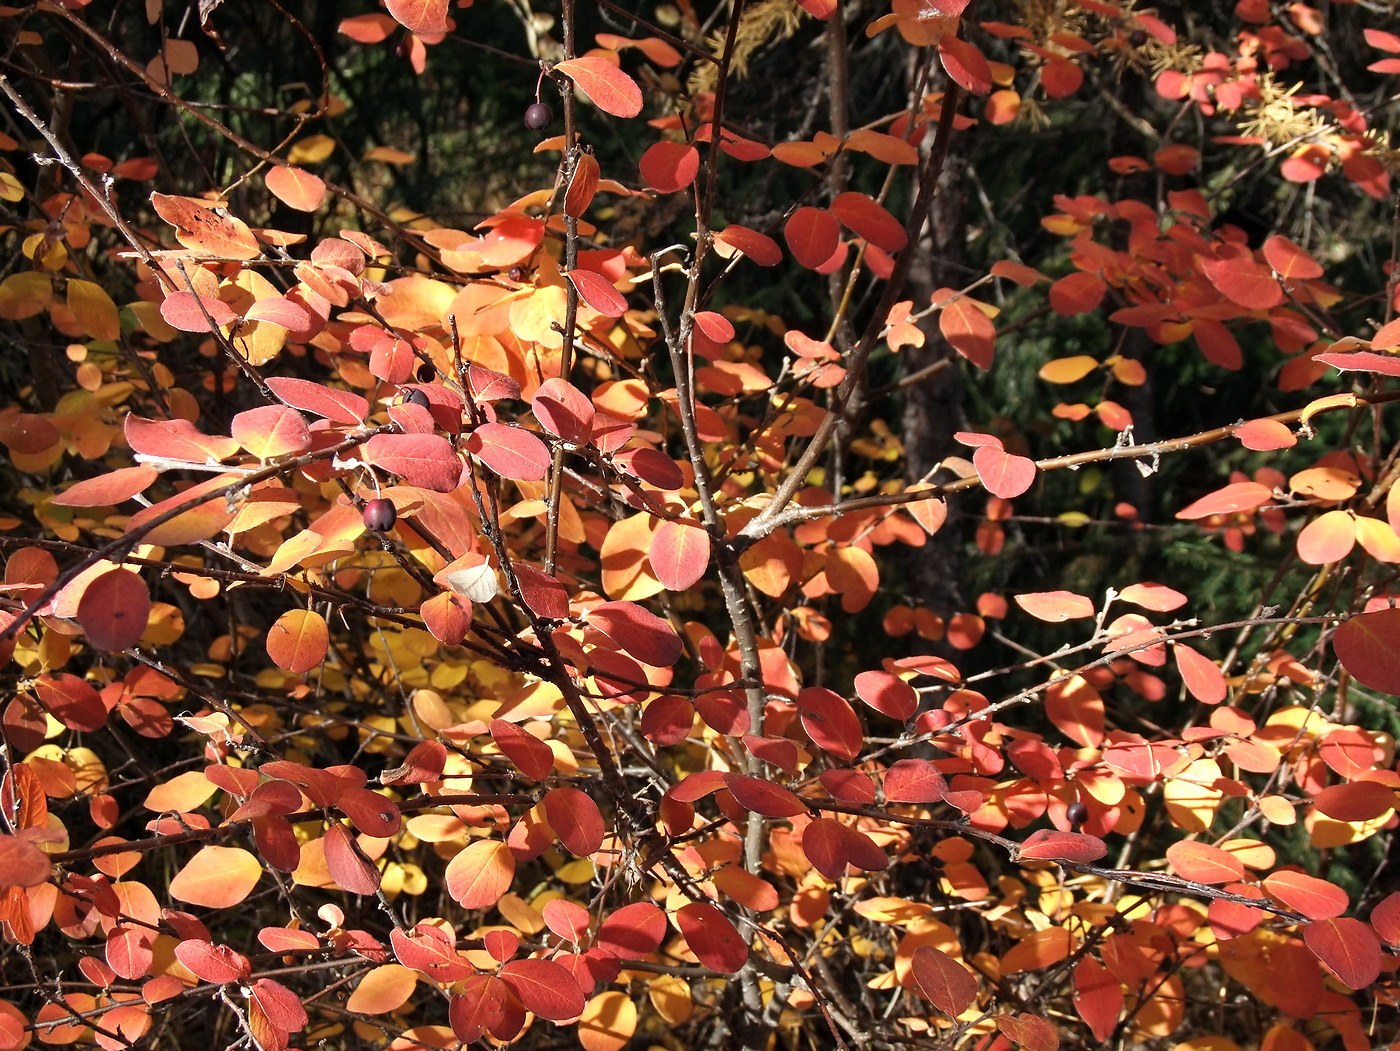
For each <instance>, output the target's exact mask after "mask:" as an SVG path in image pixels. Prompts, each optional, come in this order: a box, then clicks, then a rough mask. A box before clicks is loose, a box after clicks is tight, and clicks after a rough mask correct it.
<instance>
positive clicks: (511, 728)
mask: <svg viewBox="0 0 1400 1051" xmlns="http://www.w3.org/2000/svg"><path fill="white" fill-rule="evenodd" d="M491 739H492V740H493V741H495V742H496V747H497V748H499V749H500V750H501V752H502V753H503V754H504V755H505V757H506V758H507V759H509V760H510V761H511V762H512V763H514V764H515V767H516V769H517V770H519V771H520V772H521V773H522V774H524V775H525V776H526V777H528V778H531V779H532V780H535V781H543V780H544V779H545V778H546V777H548V776H549V775H550V773H551V771H553V770H554V752H553V751H551V750H550V747H549V745H547V744H545V743H544V742H543V741H541V740H540V739H539V738H538V737H536V736H534V735H533V734H530V733H526V732H525V731H524V730H522V729H521V728H520V727H518V726H516V725H515V724H514V723H509V722H506V721H505V720H504V719H492V720H491ZM551 824H553V822H551Z"/></svg>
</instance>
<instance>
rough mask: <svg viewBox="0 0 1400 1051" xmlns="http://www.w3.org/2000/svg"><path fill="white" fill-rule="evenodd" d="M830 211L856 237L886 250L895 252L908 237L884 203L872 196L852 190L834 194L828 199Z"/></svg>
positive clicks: (904, 243) (902, 245) (903, 244)
mask: <svg viewBox="0 0 1400 1051" xmlns="http://www.w3.org/2000/svg"><path fill="white" fill-rule="evenodd" d="M831 214H832V215H834V216H836V218H837V219H839V220H840V221H841V222H842V223H843V224H844V225H845V226H846V227H848V228H849V229H851V230H853V231H854V232H855V234H856V236H858V237H863V238H865V239H866V240H867V241H869V242H870V243H871V244H873V245H875V246H876V247H878V248H883V249H884V250H885V251H886V252H898V251H899V250H900V249H902V248H903V247H904V246H905V245H906V244H907V243H908V241H909V238H908V235H907V234H906V233H905V232H904V227H903V226H902V225H901V224H900V222H899V220H897V219H896V218H895V217H894V216H892V215H891V214H890V213H889V212H888V211H886V210H885V206H884V205H882V204H880V202H879V201H877V200H875V198H873V197H869V196H867V195H865V194H863V193H856V192H855V191H853V190H851V191H847V192H846V193H842V194H838V195H837V197H836V199H835V200H834V201H832V202H831Z"/></svg>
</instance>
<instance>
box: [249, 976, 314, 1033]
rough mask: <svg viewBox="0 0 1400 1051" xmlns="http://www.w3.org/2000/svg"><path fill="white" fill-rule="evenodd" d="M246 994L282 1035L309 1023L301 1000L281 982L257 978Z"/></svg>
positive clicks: (293, 1031)
mask: <svg viewBox="0 0 1400 1051" xmlns="http://www.w3.org/2000/svg"><path fill="white" fill-rule="evenodd" d="M248 992H249V995H250V996H251V997H252V999H253V1000H254V1001H255V1002H256V1003H257V1005H258V1006H259V1007H260V1008H262V1012H263V1014H264V1015H266V1016H267V1020H268V1021H269V1022H271V1023H272V1024H273V1025H275V1026H276V1027H277V1028H278V1029H280V1030H281V1031H282V1032H284V1033H295V1032H296V1031H297V1030H298V1029H301V1028H303V1027H304V1026H305V1025H306V1023H307V1022H308V1021H309V1019H308V1018H307V1017H306V1008H305V1007H303V1006H302V1004H301V998H300V997H299V996H297V994H296V993H294V992H292V991H291V990H290V989H288V988H287V987H286V986H285V985H283V984H282V983H281V982H275V981H273V980H272V979H271V978H259V979H258V980H257V981H255V982H254V983H253V984H252V986H251V987H250V988H249V990H248Z"/></svg>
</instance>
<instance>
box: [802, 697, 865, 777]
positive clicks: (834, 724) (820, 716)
mask: <svg viewBox="0 0 1400 1051" xmlns="http://www.w3.org/2000/svg"><path fill="white" fill-rule="evenodd" d="M797 707H798V709H799V710H800V711H801V713H802V728H803V729H804V730H806V731H807V735H808V736H809V737H811V738H812V741H813V742H814V743H815V744H816V745H817V746H818V747H820V748H824V749H826V750H827V751H828V752H830V753H831V754H832V755H834V756H836V757H838V758H840V759H847V760H849V759H854V758H855V757H856V756H857V755H859V754H860V749H861V745H863V744H864V743H865V729H864V728H863V727H862V726H861V724H860V716H858V715H856V713H855V709H854V708H852V707H851V705H850V702H849V701H847V700H846V698H844V697H842V696H841V695H840V694H838V693H833V692H832V691H831V690H828V689H825V688H824V687H821V686H809V687H807V688H806V689H805V690H803V691H802V692H801V693H799V694H798V695H797Z"/></svg>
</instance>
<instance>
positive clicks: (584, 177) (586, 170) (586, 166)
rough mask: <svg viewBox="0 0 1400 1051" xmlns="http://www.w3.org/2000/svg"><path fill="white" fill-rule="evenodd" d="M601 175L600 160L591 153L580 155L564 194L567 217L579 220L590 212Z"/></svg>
mask: <svg viewBox="0 0 1400 1051" xmlns="http://www.w3.org/2000/svg"><path fill="white" fill-rule="evenodd" d="M599 174H600V171H599V167H598V159H597V158H596V157H594V156H593V154H591V153H581V154H579V156H578V160H577V162H576V163H575V165H574V174H573V177H572V178H571V179H570V180H569V188H568V189H567V190H566V191H565V192H564V214H565V215H571V216H573V217H574V218H575V219H577V218H578V217H579V216H581V215H582V214H583V213H584V212H586V211H588V206H589V205H590V204H592V203H593V197H594V195H595V194H596V193H597V192H598V176H599Z"/></svg>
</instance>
